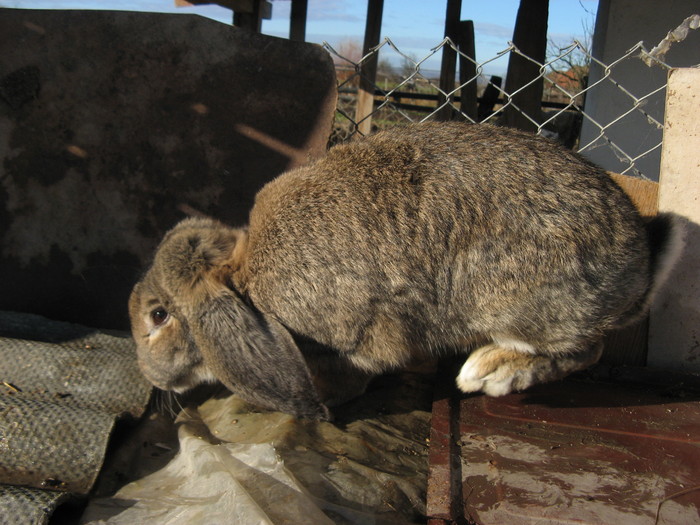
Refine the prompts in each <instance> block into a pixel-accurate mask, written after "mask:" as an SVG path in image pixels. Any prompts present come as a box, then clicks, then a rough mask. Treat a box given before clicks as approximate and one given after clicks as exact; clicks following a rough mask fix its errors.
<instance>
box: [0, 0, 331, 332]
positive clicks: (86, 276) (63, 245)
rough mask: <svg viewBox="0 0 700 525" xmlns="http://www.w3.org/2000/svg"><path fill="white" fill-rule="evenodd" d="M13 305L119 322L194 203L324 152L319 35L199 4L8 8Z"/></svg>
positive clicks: (4, 197) (4, 204)
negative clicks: (258, 23)
mask: <svg viewBox="0 0 700 525" xmlns="http://www.w3.org/2000/svg"><path fill="white" fill-rule="evenodd" d="M0 56H2V57H3V58H2V60H1V61H0V309H3V310H17V311H25V312H32V313H38V314H43V315H46V316H49V317H53V318H56V319H60V320H68V321H75V322H80V323H83V324H88V325H92V326H98V327H103V328H124V327H126V326H127V318H126V301H127V297H128V294H129V292H130V289H131V287H132V285H133V283H134V282H135V280H136V279H137V277H138V275H139V273H140V272H141V271H142V269H143V268H144V266H145V265H146V264H147V263H148V260H149V258H150V255H151V252H152V250H153V249H154V247H155V246H156V244H157V242H158V241H159V239H160V238H161V236H162V235H163V233H164V232H165V231H166V230H167V229H169V228H170V227H171V226H172V225H173V224H175V223H176V222H177V221H178V220H180V219H181V218H183V217H185V212H186V211H188V210H196V211H199V212H202V213H205V214H208V215H211V216H213V217H216V218H219V219H221V220H223V221H226V222H229V223H232V224H243V223H245V222H246V221H247V215H248V210H249V208H250V207H251V205H252V202H253V198H254V196H255V193H256V192H257V190H258V189H259V188H260V187H261V186H262V185H263V184H264V183H265V182H267V181H269V180H270V179H271V178H273V177H275V176H276V175H278V174H279V173H281V172H282V171H284V170H285V169H287V168H289V167H291V166H293V165H295V164H299V163H302V162H305V161H307V160H308V159H310V158H313V157H317V156H320V155H322V154H323V153H324V151H325V147H326V142H327V139H328V136H329V134H330V130H331V124H332V118H333V114H334V108H335V101H336V87H335V73H334V68H333V64H332V61H331V59H330V57H329V56H328V54H327V53H326V52H325V51H324V50H323V49H322V48H320V47H319V46H315V45H312V44H305V43H299V42H290V41H287V40H281V39H277V38H272V37H267V36H262V35H254V34H251V33H247V32H245V31H242V30H238V29H236V28H233V27H230V26H227V25H224V24H221V23H218V22H215V21H212V20H208V19H205V18H201V17H198V16H194V15H162V14H146V13H127V12H99V11H84V12H81V11H27V10H15V9H0Z"/></svg>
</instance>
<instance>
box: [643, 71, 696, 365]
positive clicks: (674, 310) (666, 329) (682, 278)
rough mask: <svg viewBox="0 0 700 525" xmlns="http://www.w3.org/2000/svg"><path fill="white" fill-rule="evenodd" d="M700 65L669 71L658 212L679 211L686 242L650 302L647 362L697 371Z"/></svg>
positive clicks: (678, 214) (674, 212)
mask: <svg viewBox="0 0 700 525" xmlns="http://www.w3.org/2000/svg"><path fill="white" fill-rule="evenodd" d="M699 152H700V69H694V68H692V69H691V68H685V69H677V70H674V71H672V72H671V73H670V75H669V80H668V97H667V103H666V124H665V126H664V145H663V151H662V156H661V180H660V182H659V211H662V212H670V213H673V214H675V215H677V216H678V217H679V218H680V220H681V221H682V223H683V225H684V227H685V246H684V248H683V251H682V253H681V255H680V258H679V260H678V262H677V263H676V266H675V268H674V269H673V270H672V272H671V275H670V277H669V279H668V282H667V283H666V285H665V286H664V288H663V289H662V290H661V292H660V293H659V295H658V297H657V299H656V301H655V302H654V304H653V306H652V311H651V318H650V326H649V355H648V363H649V364H650V365H651V366H656V367H660V368H670V369H675V370H680V371H683V372H695V373H700V162H699V161H698V153H699Z"/></svg>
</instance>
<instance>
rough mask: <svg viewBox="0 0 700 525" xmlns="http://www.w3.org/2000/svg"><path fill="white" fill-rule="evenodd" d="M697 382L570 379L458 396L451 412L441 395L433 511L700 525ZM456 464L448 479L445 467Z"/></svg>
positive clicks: (445, 516) (435, 514)
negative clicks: (493, 394) (497, 394)
mask: <svg viewBox="0 0 700 525" xmlns="http://www.w3.org/2000/svg"><path fill="white" fill-rule="evenodd" d="M646 374H647V375H650V374H649V372H646ZM628 375H629V374H628ZM658 375H662V374H660V373H659V374H658ZM689 384H692V385H694V386H693V387H692V388H690V387H688V386H687V385H685V386H683V387H679V385H678V384H675V385H669V384H665V385H663V386H660V385H650V384H643V383H639V382H637V383H620V382H617V383H610V382H602V381H580V380H572V379H570V380H567V381H564V382H559V383H553V384H550V385H543V386H540V387H536V388H533V389H531V390H529V391H527V392H525V393H520V394H512V395H509V396H505V397H502V398H490V397H486V396H461V397H460V396H456V397H453V398H452V399H451V401H449V398H448V401H447V402H451V403H452V405H451V406H452V409H451V410H450V411H449V413H448V412H447V411H445V410H444V404H445V402H446V401H445V399H438V400H437V401H436V405H437V408H438V412H437V413H436V412H435V411H434V413H433V423H432V426H433V433H432V434H431V456H430V457H431V467H430V473H431V478H430V480H429V484H428V515H429V516H430V517H431V518H432V519H433V523H436V524H437V523H453V522H460V521H461V522H464V521H465V520H466V521H468V522H471V523H478V524H484V525H487V524H502V523H508V524H509V525H511V524H512V525H518V524H533V523H538V524H542V523H551V524H554V523H556V524H558V523H572V522H576V523H618V524H627V523H629V524H635V525H636V524H645V523H648V524H649V525H652V524H661V523H666V524H678V525H681V524H684V525H685V524H688V523H698V522H700V515H699V514H698V511H699V509H700V402H699V400H700V395H698V393H699V391H698V390H696V389H695V387H696V386H697V379H696V378H692V377H691V378H690V380H689ZM434 408H435V407H434ZM445 426H446V427H447V428H448V429H449V433H448V434H445V433H444V432H442V431H441V430H440V428H441V427H443V428H444V427H445ZM436 440H437V442H436ZM434 447H448V448H450V447H451V456H450V457H449V458H445V457H442V458H441V457H439V456H436V455H434V454H433V448H434ZM433 460H436V461H437V462H438V463H439V462H440V461H442V462H443V465H442V466H440V465H436V464H433V463H432V462H433ZM445 461H448V462H449V463H448V465H449V476H448V478H449V479H448V482H447V484H446V483H445V476H444V475H443V476H442V477H435V476H434V474H439V473H440V469H441V468H443V470H444V467H445V463H444V462H445Z"/></svg>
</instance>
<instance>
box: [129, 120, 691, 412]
mask: <svg viewBox="0 0 700 525" xmlns="http://www.w3.org/2000/svg"><path fill="white" fill-rule="evenodd" d="M678 232H679V229H678V227H677V226H676V224H675V221H674V220H673V219H672V218H671V217H669V216H666V215H660V216H658V217H656V218H654V219H650V220H648V219H643V218H642V217H640V215H639V214H638V212H637V211H636V209H635V207H634V206H633V205H632V203H631V201H630V199H629V198H628V197H627V195H626V194H625V193H624V192H623V191H622V190H621V189H620V188H619V187H618V186H617V185H616V184H615V182H613V180H612V179H611V178H610V177H609V175H608V174H606V173H605V172H604V171H603V170H601V169H600V168H598V167H596V166H594V165H592V164H591V163H589V162H587V161H586V160H584V159H583V158H582V157H580V156H579V155H577V154H575V153H572V152H571V151H568V150H566V149H564V148H563V147H560V146H558V145H556V144H554V143H552V142H550V141H548V140H546V139H542V138H540V137H535V136H532V135H529V134H526V133H523V132H519V131H515V130H512V129H507V128H501V127H494V126H490V125H469V124H457V123H430V124H427V123H426V124H415V125H408V126H404V127H396V128H392V129H389V130H386V131H383V132H380V133H377V134H375V135H373V136H369V137H366V138H363V139H360V140H356V141H354V142H351V143H349V144H346V145H341V146H337V147H335V148H332V149H331V150H330V152H329V153H328V154H327V155H326V156H325V157H324V158H322V159H320V160H317V161H315V162H313V163H311V164H309V165H307V166H304V167H301V168H297V169H294V170H292V171H289V172H287V173H284V174H282V175H281V176H279V177H278V178H276V179H275V180H273V181H272V182H270V183H269V184H267V185H266V186H265V187H264V188H263V189H262V190H261V191H260V192H259V193H258V195H257V197H256V200H255V205H254V207H253V209H252V211H251V212H250V221H249V225H248V226H247V227H244V228H232V227H229V226H227V225H224V224H221V223H219V222H217V221H215V220H210V219H203V218H189V219H185V220H183V221H182V222H181V223H180V224H178V225H176V226H175V227H174V228H173V229H172V230H171V231H170V232H168V233H167V234H166V235H165V238H164V239H163V241H162V242H161V244H160V246H159V247H158V249H157V251H156V253H155V257H154V260H153V264H152V266H151V268H150V269H149V270H148V272H147V273H146V274H145V276H144V277H143V279H142V280H141V281H140V282H139V283H138V284H137V285H136V286H135V288H134V290H133V293H132V296H131V299H130V304H129V310H130V315H131V321H132V329H133V335H134V338H135V340H136V343H137V352H138V359H139V363H140V366H141V368H142V370H143V372H144V374H145V375H146V377H147V378H148V379H149V380H150V381H151V382H152V383H153V384H155V385H156V386H157V387H159V388H162V389H166V390H174V391H184V390H187V389H189V388H191V387H193V386H195V385H197V384H200V383H203V382H210V381H215V380H219V381H221V382H222V383H223V384H224V385H226V386H227V387H228V388H229V389H230V390H232V391H233V392H236V393H238V394H239V395H240V396H241V397H243V398H244V399H247V400H248V401H251V402H254V403H257V404H259V405H263V406H266V407H269V408H272V409H277V410H280V411H284V412H289V413H292V414H295V415H297V416H300V417H305V418H312V419H325V418H328V417H329V412H328V409H327V408H326V407H327V406H332V405H333V404H338V403H342V402H343V401H346V400H347V399H349V398H351V397H353V396H356V395H359V394H360V393H361V392H362V391H363V390H364V388H365V387H366V385H367V382H368V380H369V379H370V378H371V377H372V376H374V375H376V374H379V373H382V372H385V371H389V370H393V369H397V368H399V367H402V366H404V365H406V364H407V363H409V362H411V361H412V360H415V359H420V358H426V357H428V356H439V355H445V354H448V353H464V354H465V356H466V355H467V354H468V357H467V359H466V362H465V363H464V365H463V367H462V368H461V371H460V372H459V375H458V377H457V385H458V387H459V388H460V389H461V390H462V391H464V392H475V391H483V392H485V393H486V394H489V395H494V396H499V395H503V394H507V393H509V392H511V391H514V390H521V389H525V388H527V387H529V386H530V385H533V384H535V383H540V382H544V381H550V380H554V379H558V378H561V377H563V376H565V375H567V374H569V373H571V372H573V371H575V370H579V369H582V368H584V367H587V366H588V365H590V364H592V363H594V362H596V361H597V360H598V359H599V357H600V355H601V350H602V343H601V341H602V338H603V335H604V334H605V333H606V331H608V330H610V329H612V328H615V327H620V326H623V325H626V324H629V323H630V322H632V321H634V320H635V319H638V318H639V317H640V316H642V315H643V314H644V313H645V311H646V310H647V308H648V306H649V303H650V301H651V298H652V296H653V293H654V290H655V289H657V288H658V286H659V284H660V283H661V281H662V279H663V276H664V275H665V274H666V273H667V271H668V268H669V266H670V264H671V262H672V259H673V257H674V254H675V253H677V250H674V248H673V247H674V246H675V245H676V244H677V243H674V239H675V238H677V237H679V233H678Z"/></svg>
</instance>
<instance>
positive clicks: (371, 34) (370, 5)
mask: <svg viewBox="0 0 700 525" xmlns="http://www.w3.org/2000/svg"><path fill="white" fill-rule="evenodd" d="M383 12H384V0H369V1H368V2H367V22H366V25H365V41H364V44H363V46H362V56H366V55H367V53H369V51H370V49H372V48H373V47H375V46H376V45H377V44H379V38H380V35H381V32H382V14H383ZM377 59H378V56H377V54H376V53H375V54H374V55H372V56H371V57H370V58H369V59H368V60H367V61H366V62H363V64H362V66H361V67H360V88H359V91H358V96H357V108H356V109H355V122H357V123H358V126H357V129H358V131H359V132H360V133H361V134H362V135H367V134H369V133H370V132H371V131H372V117H371V115H372V111H374V85H375V82H376V80H377Z"/></svg>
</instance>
